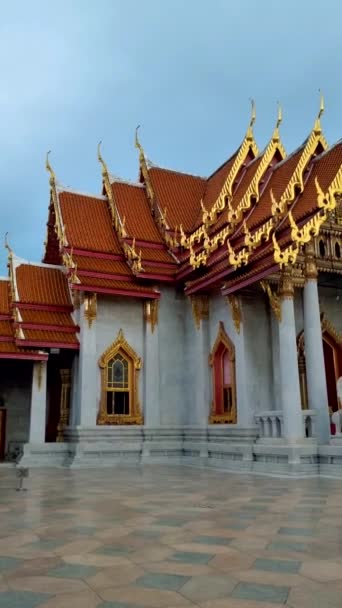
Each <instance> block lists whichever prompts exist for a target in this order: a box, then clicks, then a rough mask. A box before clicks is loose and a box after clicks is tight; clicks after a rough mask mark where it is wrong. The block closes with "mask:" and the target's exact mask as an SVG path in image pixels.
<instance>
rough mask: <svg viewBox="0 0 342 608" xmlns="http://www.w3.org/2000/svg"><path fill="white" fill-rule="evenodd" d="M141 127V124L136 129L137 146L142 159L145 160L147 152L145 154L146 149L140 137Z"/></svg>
mask: <svg viewBox="0 0 342 608" xmlns="http://www.w3.org/2000/svg"><path fill="white" fill-rule="evenodd" d="M139 129H140V125H138V126H137V127H136V129H135V142H134V143H135V147H136V148H137V149H138V150H139V158H140V160H145V154H144V149H143V147H142V145H141V143H140V141H139V138H138V131H139Z"/></svg>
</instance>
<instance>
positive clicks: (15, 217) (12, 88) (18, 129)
mask: <svg viewBox="0 0 342 608" xmlns="http://www.w3.org/2000/svg"><path fill="white" fill-rule="evenodd" d="M341 20H342V9H341V3H340V0H325V1H324V2H321V1H320V2H318V0H283V1H282V2H280V1H277V0H244V2H239V1H237V0H235V1H234V2H233V1H231V0H144V1H143V2H141V1H138V0H50V2H46V0H44V2H43V1H42V0H27V1H26V0H11V1H10V2H9V1H8V0H0V75H1V87H0V125H1V128H0V148H1V152H0V159H1V160H0V228H1V230H0V239H1V241H2V240H3V235H4V233H5V232H6V231H8V232H9V237H10V243H11V246H12V248H13V249H14V250H15V252H16V253H17V254H18V255H20V256H22V257H25V258H26V259H30V260H32V261H33V260H35V261H40V260H41V257H42V252H43V241H44V239H45V234H46V220H47V209H48V203H49V187H48V176H47V173H46V171H45V168H44V163H45V154H46V151H47V150H49V149H51V151H52V152H51V163H52V165H53V167H54V169H55V172H56V174H57V177H58V179H59V181H60V182H62V183H63V184H65V185H67V186H71V187H73V188H75V189H77V190H81V191H85V192H94V193H99V191H100V188H101V173H100V167H99V164H98V161H97V157H96V147H97V143H98V141H99V140H100V139H101V140H102V141H103V148H102V150H103V156H104V158H105V160H106V161H107V164H108V166H109V168H110V170H111V172H112V173H114V174H117V175H121V176H122V177H125V178H129V179H135V178H136V177H137V170H138V163H137V151H136V150H135V148H134V129H135V127H136V125H137V124H141V132H140V133H141V140H142V142H143V145H144V147H145V150H146V153H147V155H148V157H149V158H150V159H151V160H152V161H153V162H155V163H157V164H159V165H161V166H166V167H170V168H175V169H179V170H182V171H188V172H193V173H196V174H200V175H208V174H210V173H211V172H212V171H213V170H214V169H215V168H216V167H217V166H218V165H220V164H221V163H222V162H223V161H224V160H225V159H226V158H227V157H228V156H229V155H230V154H231V153H232V152H233V151H234V149H235V148H236V147H237V146H238V144H239V143H240V141H241V139H242V137H243V136H244V132H245V130H246V126H247V123H248V120H249V113H250V105H249V98H250V97H254V98H255V101H256V107H257V121H256V124H255V134H256V139H257V141H258V144H259V145H260V146H261V147H263V146H264V145H265V144H266V142H267V139H268V138H269V136H270V134H271V132H272V129H273V127H274V123H275V120H276V103H277V100H280V102H281V104H282V106H283V117H284V119H283V124H282V126H281V132H282V136H283V142H284V144H285V147H286V148H287V150H288V151H291V150H292V149H294V148H295V147H296V146H297V145H298V144H300V143H301V142H302V141H303V139H304V138H305V137H306V136H307V135H308V133H309V132H310V129H311V127H312V124H313V121H314V118H315V115H316V113H317V110H318V106H319V96H318V89H319V88H321V89H322V91H323V92H324V96H325V106H326V111H325V115H324V118H323V124H324V130H325V134H326V136H327V138H328V140H329V142H330V143H333V142H334V141H336V140H338V139H339V138H340V137H341V134H342V106H341V99H342V81H341V58H342V36H341ZM6 258H7V256H6V251H5V250H4V248H3V246H2V244H1V246H0V274H2V275H3V274H7V271H6Z"/></svg>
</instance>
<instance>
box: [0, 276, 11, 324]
mask: <svg viewBox="0 0 342 608" xmlns="http://www.w3.org/2000/svg"><path fill="white" fill-rule="evenodd" d="M9 290H10V282H9V280H2V279H1V280H0V315H9V314H10V309H9Z"/></svg>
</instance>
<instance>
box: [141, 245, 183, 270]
mask: <svg viewBox="0 0 342 608" xmlns="http://www.w3.org/2000/svg"><path fill="white" fill-rule="evenodd" d="M136 249H138V247H137V246H136ZM141 259H142V260H148V261H151V262H152V261H153V262H167V263H168V264H172V263H174V264H175V265H176V264H177V262H176V260H175V259H174V258H173V257H172V256H171V255H170V254H169V253H168V252H167V251H166V250H165V249H152V247H151V248H149V247H141Z"/></svg>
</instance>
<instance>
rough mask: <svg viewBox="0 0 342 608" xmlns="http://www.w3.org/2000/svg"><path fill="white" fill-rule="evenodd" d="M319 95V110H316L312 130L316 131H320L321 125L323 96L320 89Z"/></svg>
mask: <svg viewBox="0 0 342 608" xmlns="http://www.w3.org/2000/svg"><path fill="white" fill-rule="evenodd" d="M318 92H319V95H320V100H319V111H318V115H317V118H316V120H315V126H314V131H315V132H316V133H320V132H321V131H322V127H321V116H322V115H323V114H324V97H323V93H322V91H321V89H318Z"/></svg>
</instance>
